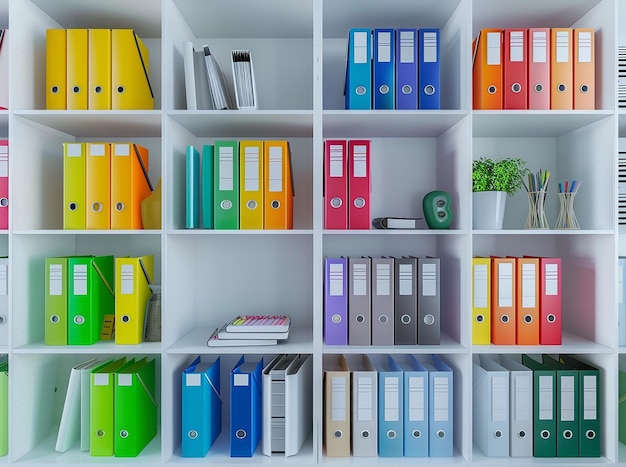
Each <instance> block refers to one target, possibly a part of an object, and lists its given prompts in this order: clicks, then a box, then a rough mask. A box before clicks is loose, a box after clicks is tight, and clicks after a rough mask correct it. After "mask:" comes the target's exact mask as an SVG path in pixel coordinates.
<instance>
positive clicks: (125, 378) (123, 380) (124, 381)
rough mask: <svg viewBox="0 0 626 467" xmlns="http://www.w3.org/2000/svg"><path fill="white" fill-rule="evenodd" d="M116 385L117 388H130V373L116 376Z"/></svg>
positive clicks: (131, 379) (131, 382) (131, 381)
mask: <svg viewBox="0 0 626 467" xmlns="http://www.w3.org/2000/svg"><path fill="white" fill-rule="evenodd" d="M117 385H118V386H132V385H133V375H131V374H130V373H121V374H119V375H117Z"/></svg>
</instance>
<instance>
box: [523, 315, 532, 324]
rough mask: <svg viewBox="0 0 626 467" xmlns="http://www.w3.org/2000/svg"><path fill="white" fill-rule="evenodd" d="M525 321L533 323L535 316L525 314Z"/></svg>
mask: <svg viewBox="0 0 626 467" xmlns="http://www.w3.org/2000/svg"><path fill="white" fill-rule="evenodd" d="M524 322H525V323H532V322H533V317H532V316H531V315H524Z"/></svg>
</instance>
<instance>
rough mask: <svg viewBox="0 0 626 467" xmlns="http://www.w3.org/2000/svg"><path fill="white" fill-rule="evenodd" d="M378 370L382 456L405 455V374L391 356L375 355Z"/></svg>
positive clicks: (379, 439)
mask: <svg viewBox="0 0 626 467" xmlns="http://www.w3.org/2000/svg"><path fill="white" fill-rule="evenodd" d="M371 357H372V363H373V364H374V368H376V371H378V455H379V456H380V457H402V456H403V450H404V449H403V444H404V431H403V428H404V417H403V412H402V411H403V373H402V369H400V367H399V366H398V365H397V364H396V362H395V361H394V360H393V358H392V357H391V356H389V355H374V356H371Z"/></svg>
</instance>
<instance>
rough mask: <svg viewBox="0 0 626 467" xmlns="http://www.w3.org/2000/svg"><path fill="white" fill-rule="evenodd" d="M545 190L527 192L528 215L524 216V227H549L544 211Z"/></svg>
mask: <svg viewBox="0 0 626 467" xmlns="http://www.w3.org/2000/svg"><path fill="white" fill-rule="evenodd" d="M545 202H546V192H545V191H543V190H540V191H529V192H528V217H527V218H526V225H525V226H524V228H526V229H549V228H550V226H549V225H548V218H547V217H546V211H545Z"/></svg>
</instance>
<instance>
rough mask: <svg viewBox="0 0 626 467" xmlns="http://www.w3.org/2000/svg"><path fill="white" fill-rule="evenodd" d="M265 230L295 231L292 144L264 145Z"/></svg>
mask: <svg viewBox="0 0 626 467" xmlns="http://www.w3.org/2000/svg"><path fill="white" fill-rule="evenodd" d="M264 152H265V154H264V167H263V176H264V184H263V186H264V192H263V203H264V207H263V216H264V220H263V227H264V228H265V229H266V230H272V229H279V230H284V229H293V196H294V186H293V175H292V172H291V151H290V149H289V141H274V140H267V141H265V142H264Z"/></svg>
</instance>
